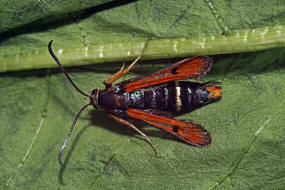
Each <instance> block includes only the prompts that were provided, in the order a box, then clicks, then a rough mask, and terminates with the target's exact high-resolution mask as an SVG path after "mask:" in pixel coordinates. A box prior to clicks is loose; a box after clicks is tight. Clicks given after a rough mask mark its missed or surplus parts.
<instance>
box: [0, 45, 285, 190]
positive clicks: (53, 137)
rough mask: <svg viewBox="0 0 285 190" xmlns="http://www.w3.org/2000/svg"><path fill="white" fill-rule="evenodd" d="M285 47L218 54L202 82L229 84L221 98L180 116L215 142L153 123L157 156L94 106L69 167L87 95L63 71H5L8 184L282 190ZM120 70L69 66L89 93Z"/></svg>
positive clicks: (0, 157) (0, 175) (0, 120)
mask: <svg viewBox="0 0 285 190" xmlns="http://www.w3.org/2000/svg"><path fill="white" fill-rule="evenodd" d="M284 53H285V50H284V48H283V49H273V50H268V51H261V52H258V53H244V54H239V55H231V56H226V57H222V58H220V57H214V59H215V60H216V64H215V65H214V66H213V68H212V70H211V71H210V73H209V74H208V75H206V76H205V77H203V79H202V81H209V80H216V81H220V82H222V86H223V98H222V100H221V101H220V102H218V103H215V104H211V105H208V106H206V107H203V108H201V109H199V110H196V111H194V112H192V113H190V114H186V115H184V116H182V117H181V118H183V119H187V120H190V119H193V120H194V121H196V122H197V123H200V124H201V125H203V126H204V127H205V128H206V129H207V130H209V131H210V132H211V134H212V137H213V142H212V145H211V146H210V147H208V148H196V147H192V146H189V145H187V144H184V143H182V142H180V141H179V140H177V139H175V138H173V137H172V136H171V135H169V134H167V133H165V132H162V131H160V130H157V129H155V128H151V127H149V126H145V127H143V128H141V129H142V130H143V131H144V132H145V133H146V134H147V135H148V136H149V138H150V139H151V140H152V141H153V143H154V144H155V146H156V148H157V149H158V151H159V155H160V158H156V157H155V155H154V153H153V151H152V149H151V147H150V146H149V145H148V144H147V143H146V142H145V141H144V140H143V138H141V137H140V136H139V135H137V134H136V132H135V131H132V130H131V129H129V128H128V127H126V126H122V125H120V124H118V123H116V122H115V121H113V120H112V119H110V118H108V117H107V115H106V113H104V112H103V111H95V110H94V109H93V108H92V107H90V108H89V109H87V110H86V111H85V112H84V113H83V115H82V116H81V117H80V119H79V121H78V123H77V125H76V128H75V130H74V132H73V134H72V136H71V141H70V142H69V144H68V147H67V150H66V151H65V153H64V156H63V157H64V160H65V164H66V167H65V168H61V167H60V165H59V164H58V162H57V152H58V150H59V148H60V146H61V145H62V143H63V140H64V137H65V135H66V134H67V131H68V129H69V127H70V125H71V123H72V121H73V119H74V116H75V115H76V112H77V111H78V110H79V109H80V108H81V107H82V106H83V105H84V104H86V102H88V100H87V99H84V98H83V97H82V95H81V94H79V93H77V92H76V91H75V90H74V89H73V88H72V86H71V85H70V84H69V82H68V81H67V79H66V78H65V77H64V75H63V74H62V73H58V71H57V70H39V71H25V72H17V73H14V74H13V75H12V74H9V73H7V74H1V78H0V83H1V89H0V94H1V99H2V100H5V101H1V103H0V107H1V110H0V112H1V113H0V126H1V128H0V135H1V137H0V139H1V140H0V162H1V163H2V164H1V166H0V171H1V172H0V179H1V180H0V181H1V183H0V184H2V185H1V189H5V188H7V189H39V188H40V189H42V188H44V189H59V188H64V189H94V188H95V189H231V188H233V189H282V188H283V187H284V185H285V184H284V179H283V173H284V172H285V165H284V163H285V156H284V155H285V151H284V150H285V147H284V142H285V141H284V140H285V139H284V134H285V128H284V125H285V120H284V114H285V108H284V104H285V101H284V100H285V95H284V90H283V89H285V85H284V80H285V69H284V63H285V59H284ZM163 65H164V66H165V64H163ZM153 66H154V65H148V64H144V65H141V66H139V65H137V67H136V69H135V70H134V72H136V73H138V74H141V73H144V71H146V70H156V69H157V67H159V66H158V64H156V65H155V66H154V67H155V68H152V67H153ZM150 68H152V69H150ZM118 69H120V67H119V64H113V69H111V71H110V67H108V66H105V65H104V64H102V65H97V66H95V67H94V68H93V69H91V70H90V69H88V70H84V69H82V68H81V69H80V68H75V69H68V72H69V73H70V75H71V77H72V78H73V80H74V81H75V83H76V84H77V85H78V86H79V87H80V88H81V89H82V90H83V91H85V92H88V91H91V90H92V89H93V88H103V84H102V81H103V80H104V79H105V78H106V77H108V76H110V75H111V73H113V72H114V71H115V70H118ZM113 70H114V71H113ZM130 77H134V76H131V75H127V76H124V77H123V79H122V80H125V79H128V78H130Z"/></svg>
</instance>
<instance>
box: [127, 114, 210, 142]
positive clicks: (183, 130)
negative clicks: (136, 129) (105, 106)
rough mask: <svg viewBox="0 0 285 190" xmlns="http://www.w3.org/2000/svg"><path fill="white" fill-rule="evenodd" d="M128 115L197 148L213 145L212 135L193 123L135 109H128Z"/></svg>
mask: <svg viewBox="0 0 285 190" xmlns="http://www.w3.org/2000/svg"><path fill="white" fill-rule="evenodd" d="M126 113H127V114H128V115H129V116H130V117H133V118H136V119H140V120H143V121H144V122H146V123H149V124H151V125H153V126H154V127H157V128H159V129H162V130H164V131H167V132H169V133H171V134H173V135H174V136H176V137H178V138H179V139H181V140H183V141H184V142H186V143H188V144H191V145H194V146H197V147H203V146H208V145H210V144H211V141H212V138H211V135H210V133H209V132H207V131H206V130H205V129H204V128H203V127H201V126H200V125H197V124H195V123H193V122H183V121H180V120H176V119H170V118H166V117H163V116H158V115H153V114H150V113H147V112H144V111H140V110H135V109H128V110H127V111H126Z"/></svg>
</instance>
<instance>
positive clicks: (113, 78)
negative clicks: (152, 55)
mask: <svg viewBox="0 0 285 190" xmlns="http://www.w3.org/2000/svg"><path fill="white" fill-rule="evenodd" d="M150 36H151V33H149V35H148V39H147V41H146V43H145V45H144V48H143V49H142V51H141V53H140V55H139V56H138V57H137V58H136V59H135V60H134V61H133V62H132V64H130V66H128V67H127V68H126V69H124V65H123V67H122V68H121V70H120V71H118V72H117V73H115V74H114V75H113V76H111V77H109V78H107V79H106V80H105V81H104V82H103V83H104V84H105V86H110V85H112V84H113V83H114V82H115V81H116V80H118V79H119V78H120V77H122V76H123V75H125V74H127V73H128V72H129V71H130V70H131V69H132V68H133V67H134V66H135V64H136V63H137V62H138V60H139V59H140V58H141V56H142V55H143V53H144V51H145V49H146V48H147V46H148V42H149V40H150Z"/></svg>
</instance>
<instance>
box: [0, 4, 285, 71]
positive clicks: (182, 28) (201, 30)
mask: <svg viewBox="0 0 285 190" xmlns="http://www.w3.org/2000/svg"><path fill="white" fill-rule="evenodd" d="M75 2H77V1H71V2H69V1H60V2H58V1H54V2H53V1H51V2H45V1H42V0H39V1H38V2H35V1H27V2H26V1H22V2H21V3H19V2H18V1H17V2H13V1H7V2H3V3H2V4H3V8H2V9H1V10H2V12H1V18H6V19H2V21H1V22H2V28H0V32H1V31H2V33H0V34H1V37H0V43H1V51H0V72H5V71H12V70H24V69H32V68H34V69H35V68H47V67H56V64H54V63H53V62H52V60H51V59H50V55H49V54H48V51H47V44H48V42H49V41H50V40H54V45H55V49H56V51H57V54H58V55H59V58H60V59H61V61H62V62H63V63H64V65H66V66H74V65H82V64H90V63H102V62H110V61H122V60H133V59H134V58H135V57H136V56H137V55H138V54H139V53H140V51H141V48H142V46H143V44H142V43H144V42H145V41H146V38H147V36H148V33H149V32H151V33H152V40H151V42H150V45H149V48H148V49H147V51H146V52H145V56H144V59H153V58H171V57H183V56H189V55H213V54H226V53H237V52H248V51H257V50H262V49H268V48H273V47H284V44H285V17H284V16H285V15H284V10H285V2H284V1H280V0H273V1H270V3H269V2H268V1H267V0H255V1H246V0H239V1H231V2H228V1H213V2H212V1H211V0H204V1H189V0H183V1H181V0H180V1H167V2H164V1H147V0H142V1H135V2H132V1H122V2H119V1H111V2H108V1H96V2H91V1H90V2H87V3H86V4H84V3H83V2H81V3H80V1H78V3H75ZM103 2H105V4H102V3H103ZM95 5H97V6H95ZM84 8H85V9H84ZM33 16H34V17H33ZM4 31H5V32H4Z"/></svg>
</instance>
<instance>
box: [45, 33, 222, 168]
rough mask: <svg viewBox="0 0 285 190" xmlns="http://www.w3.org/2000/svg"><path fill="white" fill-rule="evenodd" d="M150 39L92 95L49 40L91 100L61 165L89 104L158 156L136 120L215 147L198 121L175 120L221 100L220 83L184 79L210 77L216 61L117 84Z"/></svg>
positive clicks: (186, 63)
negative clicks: (135, 135) (137, 136)
mask: <svg viewBox="0 0 285 190" xmlns="http://www.w3.org/2000/svg"><path fill="white" fill-rule="evenodd" d="M149 40H150V36H149V38H148V40H147V41H146V43H145V46H144V48H143V49H142V51H141V53H140V55H139V56H138V57H137V58H136V59H135V60H134V61H133V62H132V63H131V64H130V65H129V66H128V67H127V68H124V65H123V67H122V68H121V70H120V71H118V72H117V73H115V74H114V75H112V76H110V77H109V78H107V79H106V80H105V81H104V82H103V83H104V85H105V89H94V90H93V91H92V92H90V93H88V94H87V93H85V92H83V91H81V90H80V89H79V88H78V87H77V86H76V85H75V83H74V82H73V81H72V79H71V78H70V76H69V75H68V73H67V72H66V71H65V68H64V67H63V66H62V64H61V63H60V62H59V60H58V58H57V57H56V55H55V54H54V52H53V50H52V47H51V45H52V42H53V41H50V42H49V44H48V50H49V52H50V55H51V56H52V58H53V59H54V61H55V62H56V63H57V64H58V66H59V68H60V69H61V70H62V71H63V73H64V74H65V76H66V78H67V79H68V80H69V82H70V83H71V85H72V86H73V87H74V88H75V89H76V90H77V91H78V92H79V93H81V94H82V95H83V96H86V97H88V98H89V100H90V101H89V103H88V104H86V105H85V106H83V107H82V108H81V109H80V110H79V112H78V113H77V115H76V116H75V119H74V121H73V123H72V126H71V128H70V130H69V131H68V134H67V136H66V138H65V140H64V143H63V145H62V147H61V149H60V150H59V153H58V161H59V163H60V165H61V166H64V165H63V162H62V154H63V151H64V149H65V147H66V145H67V142H68V140H69V137H70V135H71V133H72V130H73V129H74V126H75V124H76V121H77V120H78V118H79V116H80V114H81V113H82V111H83V110H84V109H85V108H86V107H88V106H93V107H94V108H95V109H101V110H104V111H106V112H107V114H108V115H109V116H110V118H112V119H114V120H116V121H117V122H119V123H121V124H124V125H126V126H128V127H130V128H132V129H133V130H135V131H136V132H138V133H139V134H140V135H142V136H143V137H144V138H145V140H146V141H147V142H148V143H149V144H150V145H151V147H152V149H153V151H154V153H155V155H156V156H157V150H156V148H155V146H154V145H153V143H152V142H151V140H150V139H149V138H148V137H147V135H145V134H144V133H143V132H142V131H141V130H139V129H138V128H137V127H136V126H134V125H133V124H132V123H131V121H132V120H139V121H142V122H143V123H145V124H148V125H150V126H153V127H156V128H158V129H161V130H162V131H166V132H168V133H170V134H172V135H174V136H175V137H177V138H178V139H180V140H182V141H184V142H186V143H188V144H190V145H193V146H196V147H205V146H208V145H210V144H211V141H212V138H211V135H210V133H209V132H208V131H207V130H205V129H204V128H203V127H202V126H201V125H199V124H196V123H194V121H181V120H178V119H175V116H178V115H181V114H185V113H188V112H191V111H193V110H195V109H197V108H200V107H202V106H204V105H207V104H211V103H213V102H216V101H218V100H220V99H221V87H220V86H219V83H218V82H215V81H209V82H205V83H197V82H190V81H185V79H198V78H200V77H201V76H203V75H205V74H206V73H207V72H208V71H209V70H210V68H211V66H212V64H213V61H212V59H211V58H209V57H207V56H198V57H192V58H187V59H184V60H182V61H179V62H176V63H174V64H173V65H170V66H168V67H166V68H164V69H161V70H159V71H156V72H154V73H151V74H148V75H145V76H139V77H136V78H132V79H129V80H125V81H122V82H120V83H117V84H114V82H115V81H116V80H118V79H119V78H120V77H122V76H123V75H125V74H127V73H128V72H129V71H130V70H131V69H132V68H133V67H134V65H135V64H136V63H137V61H138V60H139V59H140V58H141V56H142V55H143V53H144V51H145V49H146V48H147V46H148V42H149Z"/></svg>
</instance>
